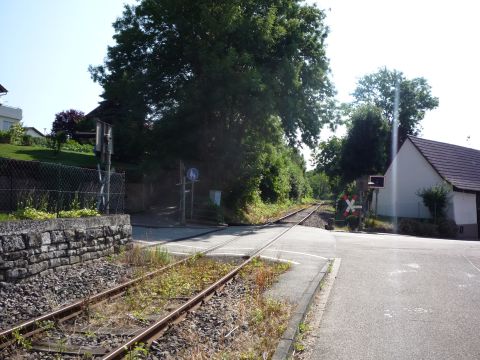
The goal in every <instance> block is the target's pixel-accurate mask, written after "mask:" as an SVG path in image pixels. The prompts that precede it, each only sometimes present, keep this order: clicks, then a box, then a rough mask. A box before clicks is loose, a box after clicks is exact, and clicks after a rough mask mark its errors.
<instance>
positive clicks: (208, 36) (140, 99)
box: [91, 0, 333, 155]
mask: <svg viewBox="0 0 480 360" xmlns="http://www.w3.org/2000/svg"><path fill="white" fill-rule="evenodd" d="M323 20H324V13H323V12H322V11H321V10H319V9H318V8H316V7H314V6H307V5H303V4H302V3H301V2H300V1H296V0H276V1H266V0H262V1H253V0H233V1H230V0H229V1H216V2H211V3H205V2H195V1H177V0H166V1H152V0H144V1H141V2H140V3H139V4H138V5H135V6H128V7H126V9H125V11H124V13H123V16H122V17H121V18H119V19H118V20H117V21H116V22H115V23H114V28H115V32H116V33H115V35H114V39H115V41H116V45H114V46H112V47H109V49H108V55H107V59H106V61H105V64H104V65H101V66H97V67H92V68H91V73H92V75H93V78H94V79H95V80H96V81H98V82H99V83H100V84H101V85H102V86H103V87H104V94H103V97H104V98H105V99H107V100H115V101H116V102H118V100H120V101H121V102H122V103H124V104H125V103H130V104H129V105H126V107H127V108H126V109H123V110H126V113H128V112H134V113H135V115H134V116H137V117H138V118H137V119H136V121H138V122H143V125H144V126H149V125H150V123H149V122H151V121H153V122H155V121H159V126H161V128H162V130H163V131H170V132H175V133H176V135H177V136H180V137H183V139H182V141H180V143H178V142H177V144H179V145H181V146H185V145H189V146H191V145H193V146H194V149H192V150H193V151H191V154H196V155H198V154H199V152H198V151H197V150H198V147H197V146H196V145H198V144H197V143H200V144H202V147H203V148H217V147H218V145H220V147H221V142H222V141H223V139H222V138H223V137H224V135H225V134H226V133H229V134H230V133H234V134H236V137H240V138H241V137H242V136H243V134H244V133H245V131H248V130H252V129H257V130H261V129H262V128H263V127H265V122H266V121H269V120H268V119H269V117H271V116H278V117H279V119H280V121H281V124H282V128H283V130H284V132H285V135H286V137H287V139H288V140H289V142H290V143H291V144H294V143H296V142H297V132H300V134H301V139H302V141H303V142H304V143H306V144H307V145H309V146H311V147H314V146H315V145H316V140H317V138H318V135H319V131H320V128H321V126H322V123H324V122H326V121H327V120H326V117H327V115H328V113H329V110H330V109H329V107H328V104H329V103H328V102H327V99H328V98H329V97H330V96H331V95H332V94H333V89H332V86H331V84H330V81H329V79H328V61H327V58H326V55H325V49H324V39H325V37H326V36H327V28H326V27H325V26H324V25H323ZM122 112H123V111H122ZM187 131H188V132H189V133H195V134H196V136H195V138H194V139H191V137H190V136H188V135H186V134H185V132H187ZM199 138H201V141H199Z"/></svg>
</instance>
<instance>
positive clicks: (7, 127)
mask: <svg viewBox="0 0 480 360" xmlns="http://www.w3.org/2000/svg"><path fill="white" fill-rule="evenodd" d="M13 124H15V122H14V121H8V120H3V126H2V130H3V131H8V130H10V128H11V127H12V126H13Z"/></svg>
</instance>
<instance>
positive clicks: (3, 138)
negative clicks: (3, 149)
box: [0, 131, 10, 144]
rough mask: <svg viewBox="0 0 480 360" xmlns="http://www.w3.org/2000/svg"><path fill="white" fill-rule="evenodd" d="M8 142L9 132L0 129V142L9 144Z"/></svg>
mask: <svg viewBox="0 0 480 360" xmlns="http://www.w3.org/2000/svg"><path fill="white" fill-rule="evenodd" d="M9 143H10V132H8V131H0V144H9Z"/></svg>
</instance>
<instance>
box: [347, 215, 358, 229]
mask: <svg viewBox="0 0 480 360" xmlns="http://www.w3.org/2000/svg"><path fill="white" fill-rule="evenodd" d="M345 224H347V226H348V228H349V229H350V230H356V229H358V226H359V225H360V218H359V217H358V216H356V215H349V216H347V217H346V218H345Z"/></svg>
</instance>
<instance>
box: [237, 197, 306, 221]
mask: <svg viewBox="0 0 480 360" xmlns="http://www.w3.org/2000/svg"><path fill="white" fill-rule="evenodd" d="M314 202H315V200H314V199H304V200H302V201H300V202H298V203H295V202H292V201H285V202H282V203H274V204H269V203H264V202H261V201H259V202H257V203H254V204H250V205H248V206H247V209H246V210H245V211H243V212H242V213H241V214H240V216H239V217H238V218H237V219H234V221H233V222H240V223H247V224H263V223H265V222H267V221H269V220H271V219H274V218H278V217H280V216H282V215H286V214H287V213H289V212H292V211H295V210H298V209H300V208H302V207H304V205H307V204H312V203H314ZM235 220H236V221H235Z"/></svg>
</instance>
